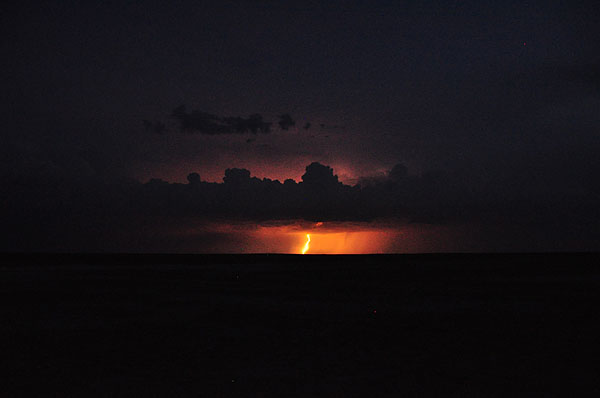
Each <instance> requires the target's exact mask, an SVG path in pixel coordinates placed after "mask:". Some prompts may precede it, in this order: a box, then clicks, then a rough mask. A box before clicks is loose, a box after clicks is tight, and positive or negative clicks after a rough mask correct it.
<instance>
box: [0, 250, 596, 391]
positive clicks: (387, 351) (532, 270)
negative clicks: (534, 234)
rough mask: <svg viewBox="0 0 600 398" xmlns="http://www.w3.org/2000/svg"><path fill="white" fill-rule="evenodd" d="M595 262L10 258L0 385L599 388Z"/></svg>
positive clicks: (1, 283)
mask: <svg viewBox="0 0 600 398" xmlns="http://www.w3.org/2000/svg"><path fill="white" fill-rule="evenodd" d="M599 260H600V256H598V255H572V254H571V255H569V254H563V255H424V256H354V257H351V256H348V257H346V256H334V257H321V256H317V257H310V256H304V257H299V256H272V255H271V256H42V255H40V256H26V257H24V256H21V257H2V259H1V261H0V262H1V264H2V265H1V266H0V292H1V293H0V294H1V297H0V299H1V304H0V316H1V324H0V348H1V352H0V361H1V362H0V364H1V365H0V366H1V368H0V371H1V373H0V389H1V390H2V391H0V395H1V396H2V397H12V396H57V397H67V396H71V397H88V396H93V397H96V396H101V397H134V396H140V397H153V396H156V397H188V396H190V397H192V396H194V397H203V396H205V397H220V396H223V397H229V396H240V397H241V396H244V397H246V396H247V397H260V396H273V397H296V396H302V397H304V396H307V397H310V396H333V397H347V396H365V397H367V396H390V397H400V396H409V397H411V396H418V397H422V396H457V397H458V396H460V397H464V396H474V397H505V396H527V397H531V396H545V397H548V396H565V395H571V396H581V395H590V396H592V395H594V396H595V395H597V394H599V393H600V322H599V321H600V312H599V307H598V304H599V303H600V261H599Z"/></svg>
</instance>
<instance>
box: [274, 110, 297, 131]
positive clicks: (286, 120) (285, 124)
mask: <svg viewBox="0 0 600 398" xmlns="http://www.w3.org/2000/svg"><path fill="white" fill-rule="evenodd" d="M278 124H279V126H280V127H281V129H282V130H288V129H289V128H290V127H292V126H295V125H296V122H295V121H294V119H292V117H291V116H290V115H289V114H287V113H285V114H283V115H280V116H279V123H278Z"/></svg>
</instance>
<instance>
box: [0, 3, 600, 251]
mask: <svg viewBox="0 0 600 398" xmlns="http://www.w3.org/2000/svg"><path fill="white" fill-rule="evenodd" d="M1 15H2V25H1V26H2V28H1V29H2V39H1V40H2V47H1V48H2V63H1V68H2V79H3V84H2V86H3V90H2V91H3V95H2V96H1V98H2V115H3V118H2V119H3V121H4V126H3V136H4V137H6V139H3V144H2V148H1V149H0V156H1V158H0V161H1V162H2V163H1V166H2V170H3V171H2V176H1V177H2V184H3V186H4V188H3V191H4V194H2V195H3V196H2V200H3V203H4V206H3V207H4V211H3V212H4V213H6V214H5V217H8V219H9V220H10V222H7V223H5V225H4V226H3V227H2V228H3V235H5V236H7V238H6V239H4V243H3V245H2V248H3V250H101V251H102V250H125V251H131V250H133V251H146V250H150V249H154V250H166V251H171V250H174V251H187V250H192V251H194V250H198V251H220V250H223V251H232V250H233V251H235V250H234V249H232V247H233V246H222V245H220V243H219V242H221V241H224V240H228V241H232V240H233V241H236V242H237V241H238V240H239V241H244V240H245V239H249V238H248V237H247V234H246V235H244V233H239V231H238V229H236V228H235V227H231V228H233V232H227V234H225V235H226V236H224V237H223V238H222V239H220V238H219V237H220V236H222V234H223V232H222V231H221V229H219V228H221V227H219V228H217V229H219V231H220V232H215V228H216V227H209V225H213V226H214V225H228V226H232V225H239V224H240V220H241V219H243V220H244V222H245V223H248V222H250V223H252V222H255V223H256V222H265V220H269V222H271V221H273V220H276V219H278V220H276V221H277V222H279V221H281V220H286V223H288V224H290V223H291V224H294V225H303V224H302V223H303V222H304V221H307V222H317V221H319V220H323V221H327V220H331V221H332V222H342V221H343V222H349V221H357V222H361V223H363V224H362V225H363V227H364V226H365V225H366V227H364V228H366V229H369V230H371V229H375V230H382V229H381V228H384V227H382V225H385V228H384V229H385V230H386V231H388V230H393V231H396V232H398V231H400V230H402V228H408V226H410V228H412V229H411V231H413V232H414V231H417V232H414V236H417V235H418V234H419V232H418V231H425V230H427V231H431V230H432V228H433V229H435V228H443V229H444V231H446V232H445V235H444V234H441V235H436V233H434V234H433V235H431V234H430V235H428V238H427V243H421V244H420V245H417V246H414V247H413V246H411V247H413V249H414V250H417V251H440V250H542V251H545V250H598V248H599V247H600V243H599V242H600V241H599V240H598V238H599V235H600V233H599V231H598V229H599V227H598V225H599V224H600V217H599V210H598V205H599V202H600V200H599V199H600V196H599V195H600V185H599V182H598V180H599V178H598V177H599V176H600V160H599V156H598V155H599V154H600V51H599V50H600V45H599V43H600V40H598V38H599V37H600V28H599V24H598V20H599V19H598V18H599V17H600V4H599V3H597V2H572V1H556V2H553V1H539V2H533V1H529V2H527V1H514V2H513V1H496V2H492V1H481V0H480V1H472V2H468V1H467V2H464V1H461V2H454V1H415V2H399V1H327V2H317V1H302V2H294V1H285V2H281V1H251V2H250V1H249V2H243V1H215V2H202V1H171V2H152V1H145V2H108V1H103V2H96V4H93V2H75V1H73V2H71V1H60V2H23V3H19V4H18V5H12V6H8V7H7V6H5V7H4V8H3V10H2V14H1ZM182 105H184V106H185V108H184V109H185V111H184V113H183V115H184V116H185V117H183V116H181V113H179V115H180V117H177V112H175V113H174V110H176V109H177V108H179V107H180V106H182ZM179 109H182V108H179ZM284 114H289V115H290V116H291V118H292V120H293V121H294V122H295V124H293V125H287V126H285V128H282V127H281V126H280V125H279V124H278V122H279V121H280V117H281V115H284ZM251 115H260V117H261V119H260V120H262V121H263V122H265V123H268V122H270V123H272V124H271V125H270V128H269V129H268V130H269V131H268V132H264V131H262V130H260V129H259V130H255V132H253V131H252V129H247V128H246V127H244V126H248V123H251V122H252V120H256V119H252V117H250V116H251ZM186 123H187V125H186ZM307 123H310V126H308V124H307ZM240 126H242V127H240ZM306 127H308V128H306ZM312 162H319V163H320V164H323V165H327V166H330V167H331V168H333V173H334V174H336V175H337V176H338V180H339V181H341V182H343V183H344V184H346V185H348V186H354V185H356V184H357V183H359V182H360V183H361V188H357V189H358V191H360V192H359V193H357V194H352V195H355V197H354V196H353V197H352V198H348V197H346V196H343V198H342V197H341V196H339V195H338V193H335V192H334V193H331V192H333V191H331V192H329V191H328V190H327V189H325V190H323V191H322V192H321V193H320V194H317V193H314V195H317V196H318V195H321V196H319V197H318V198H317V199H318V202H319V203H320V204H319V205H318V206H317V205H315V203H312V202H311V203H304V202H303V203H301V204H298V203H296V202H297V201H298V200H301V198H304V199H305V200H308V199H306V198H307V197H310V195H311V194H308V193H306V192H304V191H303V190H302V189H304V188H306V187H307V186H308V185H307V184H304V188H302V184H298V185H300V186H301V188H300V191H298V192H296V194H297V195H299V196H300V197H301V198H296V196H294V195H296V194H294V193H293V192H292V191H291V190H292V189H295V188H293V187H292V188H290V191H289V192H288V191H285V192H284V191H282V190H279V188H277V187H276V188H273V189H274V191H273V192H271V191H269V193H265V192H264V191H265V190H268V189H267V188H265V186H262V185H261V186H260V187H259V186H258V185H256V184H255V185H256V186H254V187H253V188H247V187H246V188H247V189H246V188H244V189H246V190H244V189H242V188H239V189H237V188H236V189H233V190H232V191H231V192H230V191H227V192H225V191H223V192H220V191H219V192H217V191H218V190H219V189H222V188H223V189H224V188H226V187H218V186H212V185H206V182H222V179H223V176H224V171H225V169H228V168H239V169H248V170H250V172H251V175H252V176H256V177H258V178H259V179H263V178H265V177H267V178H271V179H278V180H280V181H281V182H283V181H284V180H285V179H286V178H292V179H294V180H295V181H296V182H301V181H302V175H304V174H305V173H306V169H305V168H306V166H307V165H309V164H311V163H312ZM398 164H401V165H403V166H405V168H406V175H405V176H402V178H400V179H398V178H395V177H393V176H392V175H391V174H390V170H392V168H393V167H394V166H395V165H398ZM400 169H402V168H397V169H396V170H400ZM315 170H317V169H315ZM402 170H404V169H402ZM191 172H197V173H199V175H200V178H201V181H204V182H205V183H203V184H205V185H206V187H204V188H205V189H203V190H202V192H205V193H206V192H212V193H210V194H208V193H206V194H201V193H197V195H200V196H198V197H196V198H195V199H189V200H188V201H190V203H193V204H190V205H189V206H188V205H185V206H184V205H182V204H181V202H182V201H185V200H187V199H185V200H184V198H182V197H181V195H184V194H182V193H178V192H179V191H178V190H180V189H182V186H183V185H186V186H187V185H192V184H187V180H186V176H187V175H188V174H189V173H191ZM316 173H317V174H318V173H319V171H317V172H316ZM325 174H327V173H324V174H323V176H324V177H323V178H324V180H323V181H324V182H323V184H329V183H331V184H333V185H335V184H337V182H336V181H333V180H331V181H330V180H327V178H328V177H327V176H325ZM151 178H155V179H158V178H159V179H162V180H165V181H169V182H172V183H175V182H177V183H183V184H181V186H180V185H173V184H172V185H171V186H170V187H167V188H164V189H165V190H167V191H169V190H170V191H171V192H170V193H161V194H160V195H163V196H164V197H168V198H169V199H168V201H166V202H165V200H166V199H164V197H163V196H160V195H159V196H160V198H158V197H155V196H152V195H151V194H148V192H146V191H143V189H144V187H146V188H147V186H146V185H143V186H142V183H146V182H148V181H149V180H150V179H151ZM328 181H329V182H328ZM255 182H256V181H255ZM242 185H244V184H243V183H242ZM198 186H200V185H198ZM335 186H336V187H337V185H335ZM269 189H270V188H269ZM332 189H333V188H332ZM336 189H337V188H336ZM213 190H215V192H213ZM248 190H249V191H248ZM257 190H260V192H261V193H260V194H258V193H257ZM142 191H143V192H142ZM99 192H101V193H103V194H105V195H106V197H102V205H99V204H97V203H94V200H96V199H97V198H98V193H99ZM249 192H251V194H249ZM323 192H325V193H323ZM336 192H337V191H336ZM157 195H158V194H157ZM202 195H204V196H202ZM211 195H212V196H211ZM336 195H337V196H336ZM344 195H346V194H344ZM238 196H239V198H238V199H239V200H240V201H242V199H243V200H245V201H247V202H249V203H246V205H245V207H244V206H242V207H241V208H243V209H246V210H245V211H246V212H244V211H241V210H240V207H239V203H237V202H235V201H236V200H238V199H236V198H237V197H238ZM209 197H210V198H213V199H210V198H209ZM224 197H225V198H231V197H233V199H231V200H232V202H231V203H230V204H229V205H223V206H222V208H218V209H217V208H216V207H210V205H209V204H210V203H211V202H210V200H216V201H219V202H220V203H222V202H223V198H224ZM161 198H162V199H161ZM215 198H217V199H215ZM284 199H285V200H284ZM317 199H315V200H317ZM161 200H162V201H161ZM295 200H296V202H294V201H295ZM340 200H342V201H344V203H346V204H345V205H344V206H342V207H343V208H344V209H345V210H344V211H341V210H340V211H337V210H335V207H336V206H335V205H337V204H339V201H340ZM153 201H158V202H160V203H161V206H159V205H158V202H156V203H155V202H153ZM282 201H283V202H284V204H283V205H277V206H278V207H277V208H274V207H273V206H274V205H273V203H281V202H282ZM234 202H235V203H236V204H235V205H234ZM294 203H296V204H294ZM373 203H377V204H376V205H374V204H373ZM288 205H289V206H288ZM169 206H170V207H174V208H185V209H187V210H188V212H187V213H186V212H182V211H180V212H173V211H170V210H165V207H167V208H168V207H169ZM186 206H187V207H186ZM228 206H229V207H228ZM197 207H201V208H203V209H204V210H202V211H199V210H198V209H197ZM232 209H234V210H232ZM390 209H391V210H390ZM400 209H402V210H400ZM175 213H177V214H175ZM32 214H34V215H32ZM48 214H55V215H56V214H61V216H60V217H59V216H56V217H49V216H48ZM356 214H359V215H356ZM157 215H162V216H161V217H162V218H161V217H159V220H158V221H149V220H150V219H154V217H153V216H157ZM216 215H218V217H217V216H216ZM107 217H108V218H107ZM194 217H200V218H199V219H197V218H194ZM113 218H114V219H115V220H120V221H119V225H118V226H117V225H116V224H115V225H113V226H107V225H104V224H105V223H103V222H102V221H101V220H106V219H113ZM139 219H144V220H145V221H144V227H143V228H144V229H145V230H146V231H147V230H148V228H149V227H148V225H149V224H151V226H152V228H154V229H155V230H156V231H161V232H156V234H155V235H153V236H154V238H153V239H154V240H152V239H150V238H147V237H146V235H139V236H140V237H139V238H136V239H134V240H135V242H132V240H131V239H117V238H115V237H114V236H113V234H109V233H108V232H107V231H105V230H104V229H107V230H111V231H112V230H114V229H117V228H120V229H121V230H123V231H124V230H127V231H132V232H129V235H127V236H130V235H131V234H133V235H135V234H136V233H137V232H136V231H137V229H136V228H142V227H140V223H139ZM166 219H168V221H165V220H166ZM302 220H304V221H302ZM215 223H216V224H215ZM390 225H392V226H390ZM417 225H419V226H420V227H419V228H417V227H416V226H417ZM103 228H104V229H103ZM152 228H151V229H152ZM228 228H229V227H228ZM246 228H247V227H244V230H246ZM356 228H358V227H356V226H355V225H354V226H352V227H351V229H356ZM361 228H362V227H361ZM453 228H456V229H454V230H453ZM300 229H301V228H300ZM340 229H343V227H340V225H337V224H336V226H335V227H332V231H333V230H335V231H339V230H340ZM167 230H168V231H176V232H172V234H171V235H168V239H167V237H166V235H167V232H165V231H167ZM183 230H186V231H190V230H193V231H198V230H202V233H201V234H199V235H198V236H196V235H194V234H193V235H194V236H196V237H190V236H189V235H186V238H185V239H183V241H185V243H181V241H182V240H177V239H175V238H173V236H174V235H177V236H180V235H181V234H182V233H183V232H181V231H183ZM82 231H83V232H82ZM236 231H237V232H236ZM452 231H455V232H456V231H461V232H460V233H458V232H456V233H455V232H452ZM390 233H391V232H390ZM48 234H54V235H56V237H55V238H53V239H49V238H48ZM173 234H174V235H173ZM423 234H424V235H423V236H425V232H423ZM106 235H110V238H109V237H106ZM244 236H245V237H244ZM449 236H451V237H452V239H451V240H452V244H451V245H449V244H448V240H449V239H450V238H449ZM465 236H467V237H465ZM524 237H526V239H524ZM173 239H175V241H177V242H179V243H175V244H173V245H171V244H169V243H164V246H163V247H162V248H161V247H160V246H159V247H157V246H156V240H160V241H161V242H171V241H173ZM236 239H237V240H236ZM414 239H417V238H414ZM417 240H418V239H417ZM91 241H93V242H94V244H93V245H92V244H91V243H90V242H91ZM390 245H391V246H390ZM390 245H388V246H386V248H385V249H381V250H383V251H402V250H404V249H405V247H404V246H402V245H401V244H396V245H394V244H390ZM235 247H245V248H246V249H241V251H255V250H261V249H264V247H266V246H252V245H250V246H248V245H246V246H244V245H241V246H240V245H238V246H235ZM268 249H269V250H273V251H277V248H276V247H275V248H273V247H272V246H268ZM413 249H410V250H413ZM281 250H283V251H285V250H288V249H287V248H282V249H281ZM369 250H371V249H369ZM378 250H379V249H378ZM406 250H409V249H406Z"/></svg>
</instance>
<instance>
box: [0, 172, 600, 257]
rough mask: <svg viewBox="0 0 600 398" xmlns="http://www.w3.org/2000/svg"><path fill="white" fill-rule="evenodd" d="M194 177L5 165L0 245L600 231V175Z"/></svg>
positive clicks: (583, 239) (566, 241)
mask: <svg viewBox="0 0 600 398" xmlns="http://www.w3.org/2000/svg"><path fill="white" fill-rule="evenodd" d="M187 181H188V183H187V184H181V183H169V182H167V181H163V180H161V179H151V180H149V181H148V182H146V183H143V184H142V183H139V182H136V181H133V180H127V179H113V180H105V179H101V178H97V177H96V176H93V175H90V176H88V177H86V178H79V179H76V180H75V179H72V180H65V179H64V178H63V177H62V176H60V175H56V174H48V173H38V174H35V173H32V174H29V175H28V176H25V175H12V176H10V175H3V177H2V181H1V184H2V188H3V189H2V192H3V194H2V197H1V199H2V203H3V206H2V210H1V215H2V219H3V226H2V233H3V239H2V241H1V243H0V249H2V250H4V251H7V250H52V251H55V250H59V251H61V250H91V251H98V250H108V251H110V250H129V251H130V250H141V251H146V250H151V251H153V250H170V249H169V247H162V246H160V245H161V243H160V242H163V243H162V244H163V245H164V244H166V243H165V242H171V243H172V244H176V242H177V241H178V240H177V236H179V235H180V234H182V233H184V232H185V231H188V230H189V231H195V230H197V228H199V226H202V225H207V223H233V224H235V223H244V222H250V223H251V224H252V225H256V224H258V223H262V222H267V221H285V222H289V223H294V222H298V221H299V220H305V221H310V222H318V221H323V222H333V221H339V222H354V221H360V222H373V221H375V222H381V221H383V222H386V223H387V224H388V225H390V224H391V225H397V226H399V227H400V226H402V225H406V224H407V223H425V224H438V225H441V224H443V225H461V224H469V225H474V226H476V227H474V228H475V229H477V228H483V227H485V228H491V227H498V226H499V225H502V226H506V227H505V231H509V230H513V231H521V232H520V234H521V235H523V231H532V232H531V237H530V239H539V242H538V244H537V246H536V245H534V244H533V243H531V242H528V244H532V246H529V248H530V249H535V248H543V247H545V246H543V245H544V244H551V245H552V246H550V247H553V248H555V250H557V249H561V248H565V249H568V248H578V247H579V248H580V247H589V244H590V243H589V242H593V241H594V239H597V238H600V228H599V225H600V224H599V223H598V220H600V214H599V212H600V210H599V209H598V206H597V203H598V190H597V186H598V185H597V183H592V185H593V186H594V187H596V190H593V189H592V190H589V191H582V192H571V193H569V194H562V195H560V196H558V195H555V196H543V195H539V196H535V195H533V194H532V193H531V192H527V191H522V192H521V193H520V194H514V193H513V195H512V196H510V197H508V196H506V195H503V194H502V193H501V191H498V192H499V193H494V191H492V190H490V189H489V187H481V189H477V188H476V187H473V186H470V185H469V184H468V183H467V182H466V181H462V180H461V178H460V176H457V175H452V174H449V173H445V172H429V173H424V174H422V175H411V174H410V173H408V170H407V168H406V167H405V166H404V165H402V164H398V165H396V166H394V167H393V168H392V169H391V170H390V171H389V172H388V173H387V174H386V175H385V176H381V177H378V178H374V179H371V180H370V183H369V184H368V185H365V186H362V185H355V186H349V185H346V184H343V183H342V182H340V181H339V178H338V176H337V175H336V174H335V173H334V170H333V169H332V168H331V167H329V166H326V165H323V164H320V163H317V162H314V163H311V164H310V165H308V166H307V167H306V171H305V173H304V174H303V176H302V179H301V181H300V182H296V181H294V180H291V179H287V180H285V181H284V182H283V183H281V182H280V181H278V180H271V179H268V178H264V179H259V178H256V177H253V176H252V174H251V172H250V171H249V170H247V169H243V168H229V169H227V170H226V171H225V175H224V177H223V182H222V183H210V182H205V181H202V180H201V177H200V175H199V174H198V173H195V172H194V173H190V174H189V175H188V177H187ZM42 193H43V194H42ZM544 231H545V232H544ZM186 236H187V235H186ZM484 236H487V235H485V234H482V237H481V238H480V239H490V240H489V241H485V242H484V243H482V247H487V248H488V249H489V248H493V247H511V246H507V245H510V244H513V245H514V239H513V237H512V236H508V237H507V236H504V237H503V238H502V239H503V240H502V239H501V238H494V239H495V240H492V238H489V237H488V238H484ZM559 236H562V238H559ZM550 237H552V239H554V240H552V239H551V238H550ZM163 238H164V239H163ZM561 239H562V241H561ZM573 242H575V243H573ZM586 244H587V245H588V246H585V245H586ZM502 245H504V246H502ZM570 245H571V246H570ZM573 245H583V246H573ZM519 247H520V246H519Z"/></svg>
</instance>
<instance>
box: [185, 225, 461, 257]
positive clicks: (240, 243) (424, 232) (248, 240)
mask: <svg viewBox="0 0 600 398" xmlns="http://www.w3.org/2000/svg"><path fill="white" fill-rule="evenodd" d="M173 233H174V234H177V235H174V236H177V237H178V239H179V240H181V241H182V242H185V241H189V242H190V246H189V247H185V248H184V249H185V250H187V251H197V252H203V253H289V254H301V253H306V254H370V253H423V252H432V251H437V252H453V251H456V250H457V249H456V245H455V242H456V237H457V236H460V237H461V238H462V239H463V240H464V239H465V238H464V236H466V235H465V233H464V231H462V230H461V229H460V228H457V227H453V228H450V227H445V226H429V225H423V224H409V225H394V224H390V223H387V224H386V223H383V222H317V223H314V222H306V221H298V220H296V221H281V222H269V223H264V224H259V225H256V224H254V223H238V224H230V223H214V224H203V225H202V226H201V227H200V228H199V227H190V228H179V229H178V230H177V231H176V232H175V231H174V232H173ZM206 234H215V235H216V236H220V237H222V239H220V240H218V241H216V242H215V241H214V240H213V241H208V242H206V243H204V242H203V237H204V236H205V235H206ZM195 236H198V238H195ZM467 237H468V236H467Z"/></svg>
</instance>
